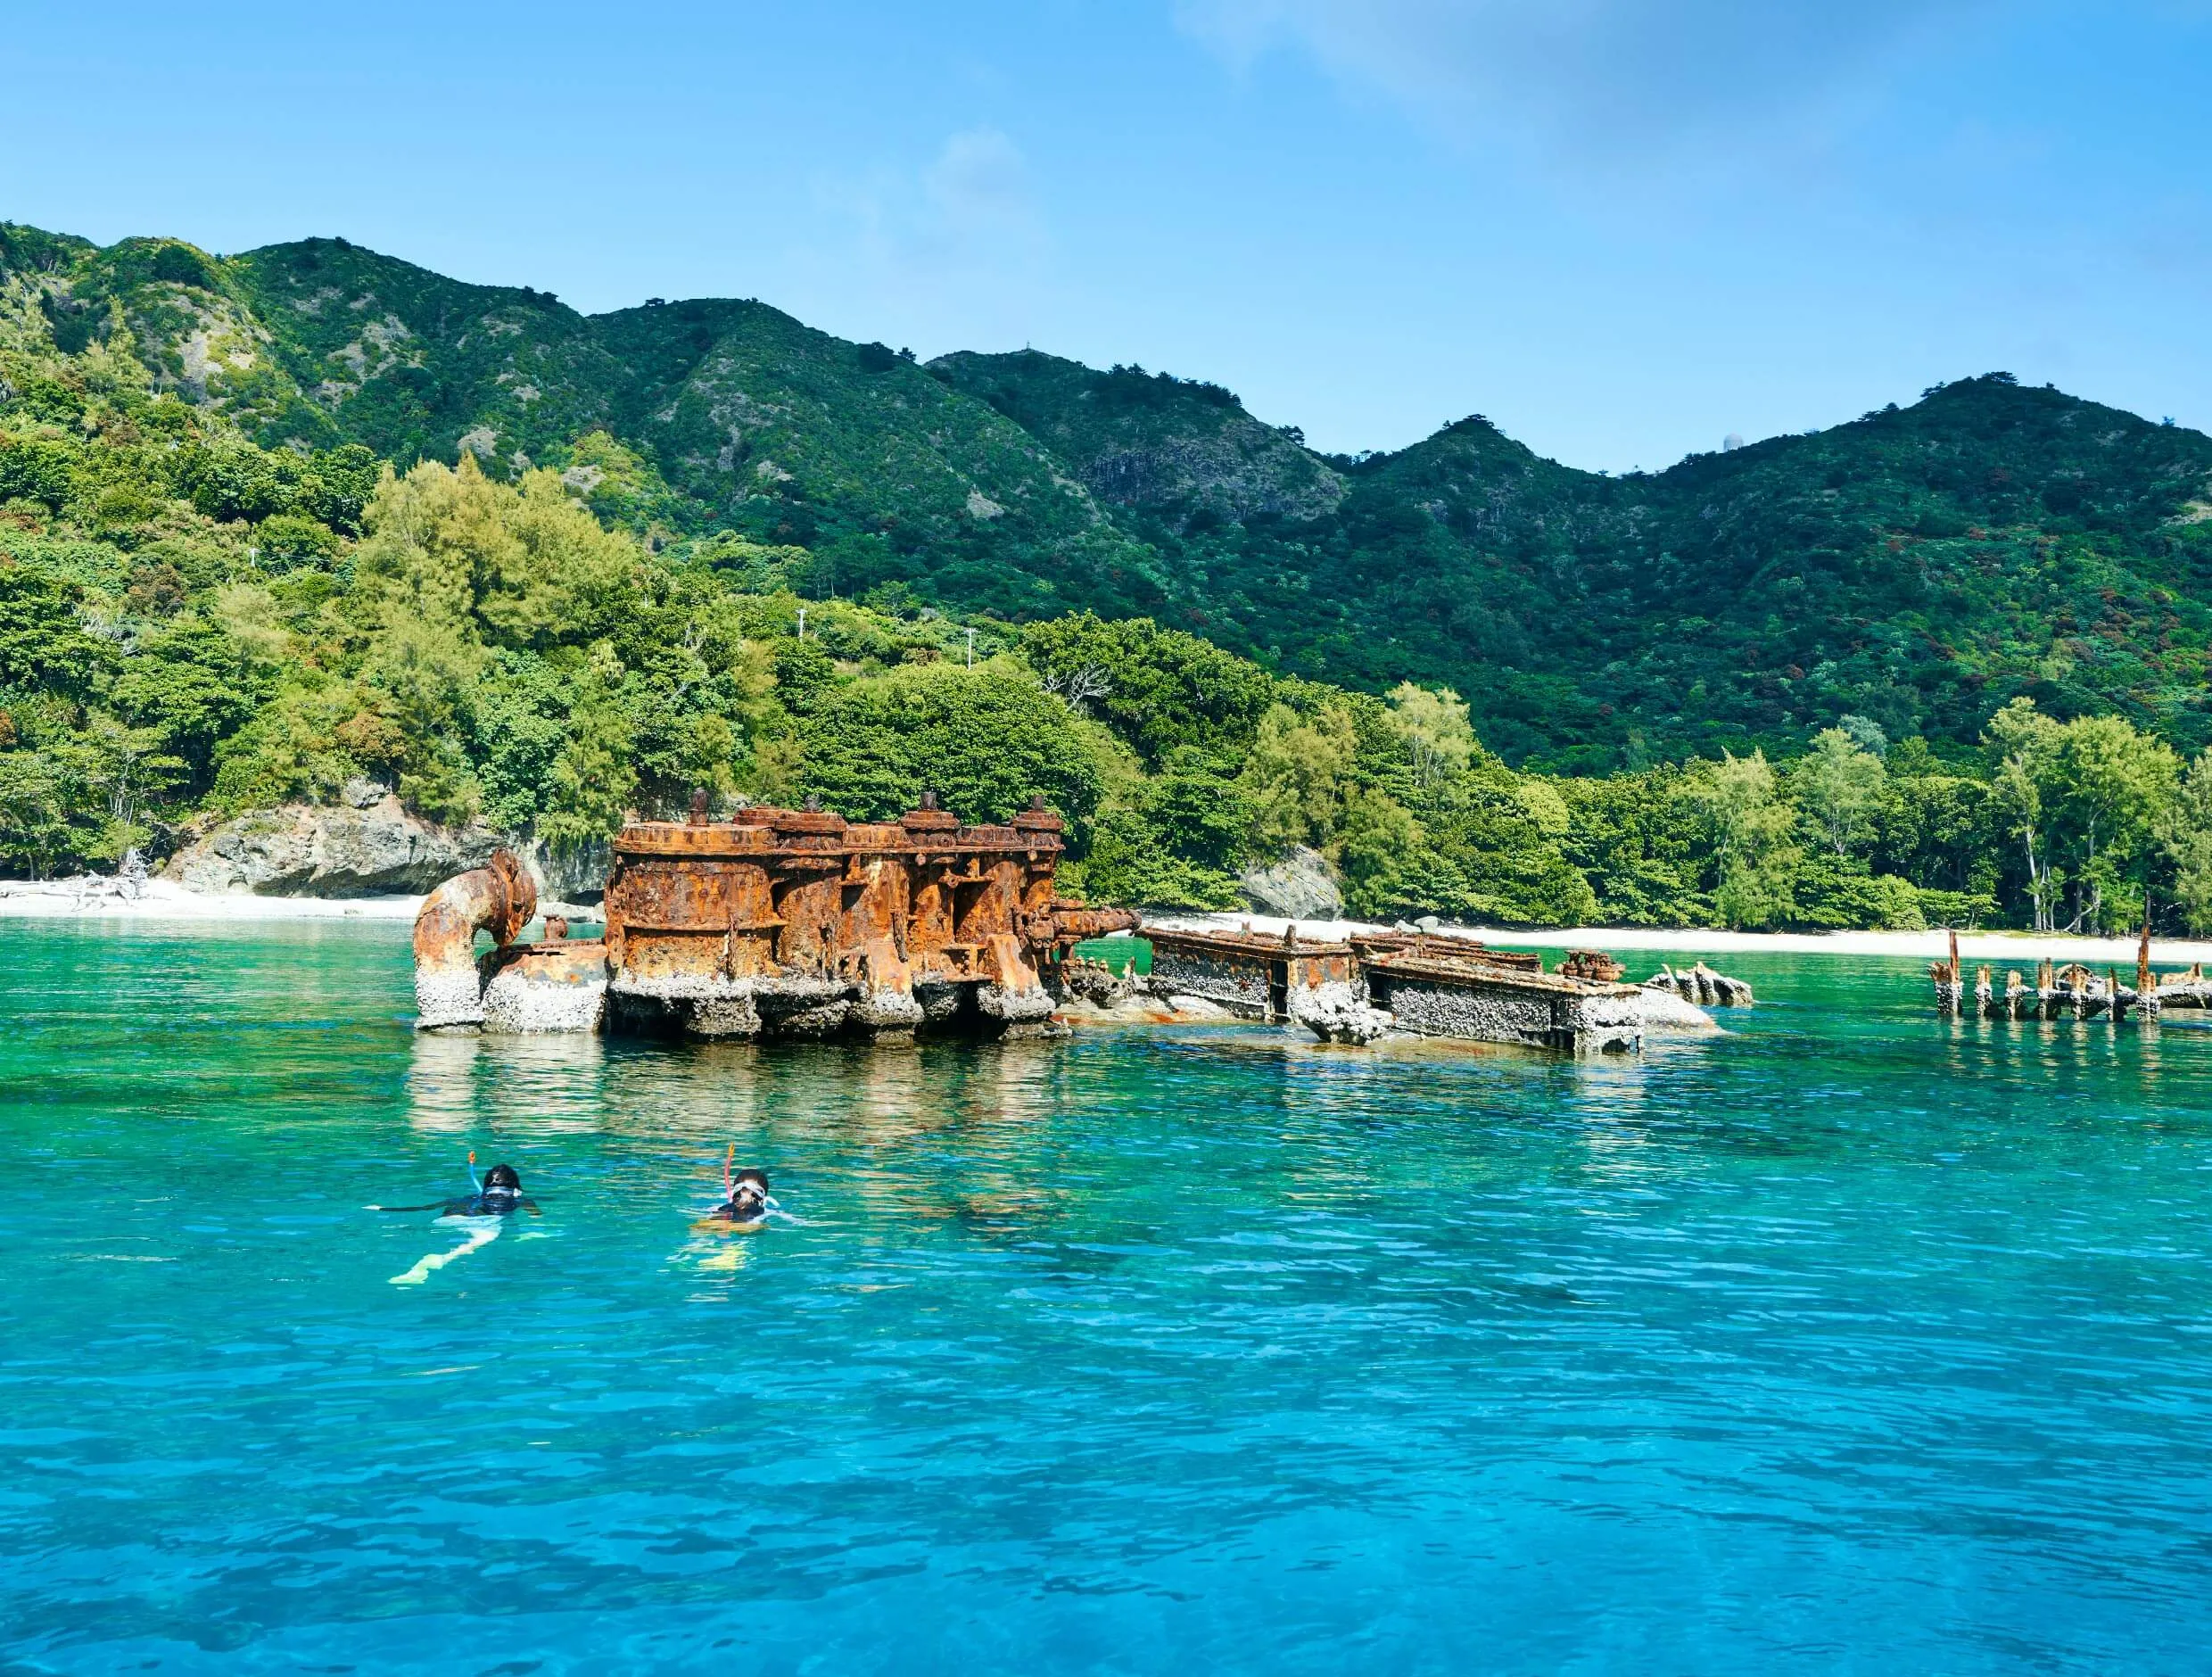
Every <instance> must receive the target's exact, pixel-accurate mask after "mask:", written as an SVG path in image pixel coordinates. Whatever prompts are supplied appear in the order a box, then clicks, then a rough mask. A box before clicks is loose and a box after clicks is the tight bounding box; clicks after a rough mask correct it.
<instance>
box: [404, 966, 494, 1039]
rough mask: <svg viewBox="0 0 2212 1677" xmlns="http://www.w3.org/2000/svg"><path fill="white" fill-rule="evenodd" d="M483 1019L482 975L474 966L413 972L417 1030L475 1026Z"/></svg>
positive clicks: (455, 1028)
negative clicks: (452, 969) (454, 969)
mask: <svg viewBox="0 0 2212 1677" xmlns="http://www.w3.org/2000/svg"><path fill="white" fill-rule="evenodd" d="M483 1022H484V1005H483V978H482V976H481V975H480V974H479V973H478V972H477V971H476V969H475V968H474V967H463V968H461V969H460V970H459V971H457V972H424V971H417V973H416V974H415V1029H417V1030H475V1029H481V1028H482V1026H483Z"/></svg>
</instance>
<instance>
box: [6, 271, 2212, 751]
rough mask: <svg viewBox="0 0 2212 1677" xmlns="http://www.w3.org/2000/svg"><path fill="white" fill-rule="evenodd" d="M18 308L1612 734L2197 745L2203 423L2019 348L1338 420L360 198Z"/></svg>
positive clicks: (381, 435) (1519, 747) (1067, 592)
mask: <svg viewBox="0 0 2212 1677" xmlns="http://www.w3.org/2000/svg"><path fill="white" fill-rule="evenodd" d="M0 300H4V315H5V318H6V321H7V323H8V324H7V326H6V330H7V331H9V332H10V333H12V338H13V341H14V342H16V343H20V344H21V345H23V346H25V347H26V348H27V349H37V350H42V351H47V352H51V353H54V354H59V355H62V356H64V357H82V356H84V355H87V354H96V353H97V352H98V350H99V346H100V345H102V344H103V343H105V342H106V341H107V340H108V339H109V338H110V336H111V335H112V334H114V333H115V332H116V331H118V330H122V331H126V332H128V334H129V335H130V338H131V341H132V343H133V344H134V346H135V350H136V354H137V356H138V357H139V358H140V359H142V360H143V361H144V364H145V365H146V366H147V368H149V369H150V371H151V372H152V374H153V380H154V383H155V384H156V386H157V387H158V388H165V389H168V390H171V391H174V392H177V394H180V395H183V396H185V397H186V399H187V400H188V401H190V402H191V403H192V404H193V405H194V407H195V408H197V409H200V410H202V411H203V412H206V413H209V414H210V415H217V416H224V417H228V418H229V419H231V420H234V421H235V423H236V424H237V425H238V426H239V427H240V428H241V429H242V430H243V432H244V433H245V434H247V435H249V436H251V437H252V438H253V439H254V440H255V441H256V442H260V443H261V444H263V445H264V446H268V447H272V448H284V447H287V446H288V447H290V448H292V449H294V450H307V451H310V452H312V451H314V450H330V449H332V448H334V447H335V446H337V445H339V444H342V443H346V442H358V443H361V444H364V445H366V446H367V448H368V449H370V450H373V451H374V452H375V453H376V454H377V455H379V456H382V457H384V458H392V459H393V460H395V461H398V462H400V464H401V465H405V464H406V463H407V462H409V461H410V460H413V459H415V458H435V459H442V460H446V461H451V460H454V459H455V458H458V453H459V452H460V451H461V450H464V449H466V450H469V451H470V452H473V453H475V455H476V456H477V457H478V458H480V459H481V460H482V462H483V466H484V467H485V469H486V471H487V472H488V473H490V474H491V475H492V476H493V477H494V478H501V477H512V476H515V475H518V474H519V473H521V472H522V471H524V470H526V469H528V468H529V467H533V466H539V467H553V468H554V469H556V470H558V471H561V472H563V473H564V474H565V475H566V481H567V482H568V483H570V484H571V485H572V487H574V488H575V489H576V490H577V491H578V492H580V493H582V495H584V497H585V498H586V499H587V500H589V501H590V504H592V505H593V507H594V508H595V509H597V510H598V511H599V512H600V513H601V515H602V516H605V517H607V518H610V519H613V520H614V521H615V522H617V523H620V524H623V525H627V526H629V527H631V529H633V530H635V531H637V532H638V533H640V534H644V535H646V536H647V537H648V539H649V541H652V542H654V543H656V544H657V543H664V542H665V541H669V540H674V539H681V538H697V537H701V536H705V535H707V534H710V533H714V532H716V531H728V532H731V533H736V534H738V535H740V536H743V537H745V538H747V539H748V540H750V541H754V542H756V543H762V544H769V545H775V546H779V547H786V548H803V549H805V554H804V555H803V556H800V557H799V558H796V559H795V560H793V562H792V563H791V564H790V565H789V566H787V567H786V568H785V570H784V571H783V572H782V573H781V574H780V580H782V581H786V582H789V583H790V584H792V585H793V586H795V587H796V588H797V589H798V590H799V591H801V592H802V593H805V594H811V595H813V596H816V597H822V596H827V595H830V594H837V595H841V596H846V597H864V598H870V599H877V600H879V602H882V603H885V604H887V605H888V606H890V607H894V608H910V607H916V606H929V605H934V606H936V607H939V608H940V609H953V610H966V611H970V612H974V611H983V612H986V613H989V614H992V615H996V616H998V617H1000V618H1003V619H1006V620H1009V621H1015V622H1019V621H1026V620H1033V619H1041V618H1044V617H1049V616H1052V615H1057V614H1059V613H1062V612H1065V611H1068V610H1070V609H1092V610H1095V611H1097V612H1099V613H1100V614H1101V615H1105V616H1109V617H1118V616H1127V615H1140V614H1141V615H1151V616H1153V617H1155V618H1156V619H1158V620H1160V622H1162V623H1165V624H1172V625H1173V626H1175V627H1176V628H1179V629H1183V630H1187V631H1190V632H1195V633H1198V634H1201V635H1202V636H1204V637H1206V638H1208V639H1209V640H1213V641H1215V642H1216V643H1217V644H1220V645H1222V646H1225V647H1227V648H1231V649H1234V650H1235V651H1238V652H1240V653H1242V654H1245V655H1247V656H1250V657H1255V658H1257V659H1259V661H1260V662H1262V663H1263V664H1266V665H1269V666H1270V667H1273V668H1274V669H1275V670H1277V671H1279V672H1282V673H1286V674H1294V675H1301V676H1306V677H1309V678H1313V679H1317V680H1325V681H1329V682H1338V683H1341V684H1344V685H1347V686H1350V687H1353V688H1359V689H1365V690H1369V691H1381V690H1384V689H1387V688H1389V687H1391V685H1393V684H1395V683H1397V682H1401V681H1405V680H1408V679H1410V680H1414V681H1418V682H1431V683H1444V684H1449V685H1450V686H1452V687H1454V688H1456V689H1457V690H1459V691H1460V692H1461V693H1463V694H1465V695H1466V696H1467V698H1468V702H1469V703H1470V705H1471V706H1472V707H1473V717H1474V722H1475V724H1476V726H1477V727H1478V729H1479V730H1480V731H1481V732H1482V736H1483V738H1484V739H1486V740H1487V741H1488V742H1489V743H1490V745H1491V746H1492V747H1493V748H1496V749H1497V750H1498V751H1499V752H1500V753H1502V754H1503V755H1504V756H1506V758H1507V759H1508V760H1509V761H1512V762H1515V763H1527V764H1534V765H1540V766H1545V767H1549V768H1554V769H1560V770H1568V771H1574V772H1595V771H1602V770H1605V769H1607V768H1612V767H1617V766H1629V767H1634V766H1637V765H1639V764H1643V763H1646V762H1650V761H1659V760H1667V759H1672V758H1679V757H1681V756H1686V755H1688V754H1691V753H1696V752H1704V753H1707V754H1710V753H1712V752H1714V751H1717V750H1719V749H1721V748H1735V749H1738V750H1741V749H1744V748H1747V747H1749V746H1752V745H1764V746H1767V747H1768V748H1773V749H1781V750H1790V749H1795V748H1797V747H1798V746H1800V745H1802V743H1803V740H1805V739H1808V738H1809V737H1810V736H1811V735H1812V733H1813V732H1814V731H1817V730H1819V729H1820V728H1821V727H1824V726H1827V725H1828V724H1830V723H1834V722H1835V721H1836V719H1837V718H1838V717H1839V716H1841V715H1845V714H1855V715H1864V716H1868V717H1870V718H1872V719H1873V720H1874V721H1875V722H1876V723H1878V724H1879V725H1880V726H1881V727H1882V728H1883V729H1884V730H1885V731H1886V732H1887V733H1888V735H1889V736H1891V737H1895V738H1902V737H1907V736H1911V735H1915V734H1918V735H1923V736H1925V737H1926V738H1927V739H1928V740H1929V741H1930V742H1931V744H1932V746H1933V747H1934V748H1935V749H1936V750H1937V751H1938V752H1939V753H1941V752H1944V751H1953V752H1956V751H1962V750H1965V749H1967V748H1970V747H1971V746H1972V744H1973V743H1974V741H1975V740H1976V739H1977V737H1978V734H1979V731H1980V729H1981V726H1982V723H1983V722H1984V721H1985V719H1986V717H1987V716H1988V715H1990V714H1991V713H1992V711H1993V710H1994V709H1995V708H1996V707H1997V706H1999V705H2001V704H2002V703H2003V702H2004V701H2005V700H2006V699H2008V698H2012V697H2015V696H2019V695H2026V696H2030V697H2033V698H2035V699H2036V700H2037V701H2038V703H2039V705H2040V706H2042V707H2043V709H2044V710H2046V711H2047V712H2051V713H2055V714H2057V715H2061V716H2065V715H2085V714H2094V713H2101V712H2117V713H2118V714H2121V715H2125V716H2127V717H2129V718H2130V719H2132V720H2133V721H2134V722H2136V723H2138V724H2140V725H2142V726H2144V727H2147V728H2150V729H2151V730H2153V731H2157V732H2158V733H2160V734H2163V735H2165V736H2166V737H2167V738H2169V739H2172V740H2174V741H2175V743H2176V744H2177V745H2180V746H2183V747H2184V748H2191V749H2193V748H2196V747H2198V746H2200V745H2202V744H2203V743H2205V742H2206V741H2207V740H2208V739H2212V714H2208V712H2207V710H2206V708H2205V703H2204V697H2203V695H2204V677H2205V657H2206V637H2207V634H2208V632H2212V621H2208V615H2207V613H2208V607H2212V517H2208V513H2207V503H2208V502H2212V490H2208V487H2207V482H2208V476H2212V439H2207V438H2206V437H2204V436H2202V435H2201V434H2198V433H2195V432H2191V431H2187V430H2183V429H2180V428H2176V427H2173V426H2167V425H2153V424H2150V423H2148V422H2146V421H2144V420H2142V419H2140V418H2138V417H2134V416H2132V415H2128V414H2125V413H2121V412H2118V411H2117V410H2114V409H2106V408H2101V407H2098V406H2096V405H2094V404H2092V403H2087V402H2084V401H2077V400H2076V399H2074V398H2072V397H2068V396H2067V395H2064V394H2062V393H2060V392H2057V391H2054V390H2030V389H2023V388H2020V387H2018V386H2017V385H2015V384H2012V383H2011V381H2010V380H2009V379H2006V378H2004V377H2003V376H1987V377H1983V378H1977V379H1970V380H1967V381H1964V382H1961V383H1959V384H1951V385H1946V386H1943V387H1940V388H1938V389H1936V390H1935V391H1932V392H1927V394H1926V395H1925V396H1924V397H1923V399H1922V400H1921V401H1919V402H1917V403H1915V404H1913V405H1911V406H1909V407H1904V408H1897V409H1887V410H1885V411H1883V412H1880V413H1876V414H1869V415H1868V416H1866V417H1864V418H1862V419H1860V420H1857V421H1854V422H1853V423H1851V424H1848V425H1840V426H1837V427H1836V428H1835V429H1832V430H1829V431H1825V432H1820V433H1817V434H1808V435H1803V436H1790V437H1781V438H1777V439H1774V440H1771V441H1770V442H1762V443H1759V444H1756V445H1754V446H1753V447H1751V448H1747V449H1742V450H1735V451H1732V452H1729V453H1725V454H1717V455H1705V456H1697V457H1693V458H1690V459H1688V460H1685V461H1684V462H1682V463H1681V464H1680V465H1679V466H1677V467H1672V468H1671V469H1670V470H1668V471H1665V472H1662V473H1656V474H1650V475H1633V476H1630V477H1626V478H1617V479H1616V478H1611V477H1607V476H1605V475H1597V474H1592V473H1587V472H1581V471H1578V470H1575V469H1572V468H1571V467H1563V466H1560V465H1558V464H1556V463H1555V462H1551V461H1548V460H1544V459H1540V458H1537V457H1536V456H1535V455H1533V454H1531V452H1530V451H1529V450H1526V449H1525V448H1523V447H1522V446H1521V445H1519V444H1518V443H1515V442H1513V441H1512V440H1510V439H1509V438H1507V437H1506V436H1504V435H1503V434H1500V433H1499V432H1498V430H1497V429H1496V428H1495V427H1494V426H1492V425H1490V424H1489V423H1487V422H1486V421H1484V420H1482V419H1480V418H1471V419H1467V420H1463V421H1461V422H1459V423H1457V424H1456V425H1451V426H1449V427H1447V428H1446V429H1445V430H1443V431H1441V432H1440V433H1438V434H1436V435H1434V436H1432V437H1431V438H1429V439H1427V440H1426V441H1424V442H1421V443H1418V444H1416V445H1415V446H1414V447H1412V448H1409V449H1406V450H1401V451H1399V452H1397V453H1395V454H1389V455H1380V456H1371V457H1363V458H1336V457H1323V456H1321V455H1318V454H1316V453H1315V452H1313V451H1312V450H1308V449H1307V448H1305V447H1304V446H1303V442H1302V439H1301V438H1300V436H1299V434H1298V433H1297V432H1295V431H1294V430H1288V429H1281V428H1276V427H1273V426H1269V425H1264V424H1262V423H1260V422H1259V421H1258V420H1256V419H1254V418H1253V417H1251V416H1250V415H1249V414H1247V413H1246V412H1245V411H1244V409H1243V408H1242V405H1241V404H1240V403H1239V402H1238V401H1237V400H1236V398H1235V397H1234V395H1232V394H1231V393H1230V392H1227V391H1226V390H1223V389H1221V388H1219V387H1218V386H1216V385H1211V384H1202V383H1198V382H1194V381H1187V380H1179V379H1175V378H1169V377H1167V376H1160V375H1149V374H1145V373H1143V372H1142V371H1141V370H1139V369H1135V368H1116V369H1113V370H1111V371H1108V372H1098V371H1094V370H1093V369H1090V368H1083V367H1080V366H1078V365H1077V364H1076V363H1073V362H1069V361H1066V360H1061V359H1056V358H1053V357H1051V356H1048V355H1043V354H1037V353H1034V352H1024V353H1020V354H1014V355H971V354H958V355H953V356H948V357H945V358H944V359H940V360H938V361H937V362H935V363H932V364H931V365H930V366H929V367H927V368H923V367H920V366H917V365H915V364H914V363H913V361H912V359H911V358H910V357H907V356H905V355H904V353H903V352H899V351H893V350H890V349H888V348H887V347H886V346H883V345H881V344H856V343H847V342H845V341H843V340H840V339H837V338H833V337H830V336H829V335H826V334H823V333H820V332H816V331H814V330H813V329H811V328H809V327H807V326H804V325H802V324H801V323H799V322H797V321H796V320H794V319H792V318H790V317H789V316H788V315H785V314H782V313H780V311H778V310H774V309H772V308H769V307H767V306H765V305H763V304H761V303H757V302H731V301H719V300H705V301H697V302H673V303H665V304H663V303H657V302H656V303H653V304H648V305H647V306H644V307H640V308H635V309H629V310H621V311H618V312H616V313H614V314H609V315H603V316H596V317H587V316H583V315H581V314H579V313H577V312H576V311H574V310H571V309H569V308H568V307H567V306H566V305H565V304H563V303H561V302H558V301H557V299H555V298H554V297H552V296H550V295H549V294H547V293H540V292H533V291H530V290H526V289H524V290H516V289H511V288H500V287H491V286H479V285H464V284H461V283H459V282H458V281H453V280H449V279H446V278H443V277H441V276H438V275H435V274H432V273H430V272H428V271H426V270H425V269H422V268H416V267H413V266H412V265H410V264H408V263H405V262H402V261H399V260H395V259H392V258H389V257H384V256H380V255H377V254H376V253H374V252H367V251H364V250H361V249H359V247H357V246H354V245H351V244H347V243H346V242H344V241H343V240H336V239H310V240H304V241H301V242H298V243H295V244H283V245H273V246H270V247H268V248H267V249H264V250H260V251H254V252H247V253H246V254H244V255H242V256H237V257H233V258H228V259H217V258H214V257H210V256H208V255H206V254H205V253H203V252H198V251H196V250H194V249H193V248H192V247H190V246H188V245H185V244H179V243H177V242H175V241H171V240H161V239H134V240H127V241H124V242H123V243H121V244H116V245H114V246H111V247H109V248H106V249H100V248H97V247H95V246H93V245H91V244H87V243H85V242H84V241H81V240H75V239H70V238H67V237H63V236H61V235H48V234H44V233H39V232H37V231H36V230H32V229H26V228H21V227H4V228H0Z"/></svg>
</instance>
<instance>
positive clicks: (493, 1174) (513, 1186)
mask: <svg viewBox="0 0 2212 1677" xmlns="http://www.w3.org/2000/svg"><path fill="white" fill-rule="evenodd" d="M476 1197H477V1198H478V1199H479V1200H481V1201H483V1202H484V1206H485V1208H486V1209H487V1210H489V1209H490V1208H491V1206H492V1205H493V1204H495V1203H499V1202H506V1203H507V1204H508V1205H510V1206H511V1205H512V1204H513V1203H514V1202H516V1201H517V1200H519V1199H521V1198H522V1197H523V1178H522V1174H521V1172H519V1171H517V1170H516V1169H515V1167H514V1166H513V1165H493V1166H492V1167H491V1169H489V1170H487V1171H485V1172H484V1178H483V1186H482V1187H480V1188H478V1189H477V1190H476Z"/></svg>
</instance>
